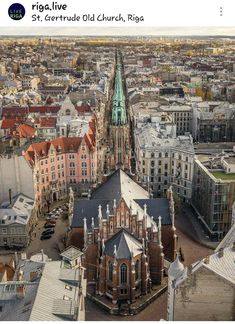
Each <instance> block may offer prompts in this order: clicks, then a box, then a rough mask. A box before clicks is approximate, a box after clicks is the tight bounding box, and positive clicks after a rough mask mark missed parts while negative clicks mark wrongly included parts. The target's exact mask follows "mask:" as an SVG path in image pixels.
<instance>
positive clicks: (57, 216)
mask: <svg viewBox="0 0 235 324" xmlns="http://www.w3.org/2000/svg"><path fill="white" fill-rule="evenodd" d="M58 218H59V215H57V214H55V215H51V217H50V220H57V219H58Z"/></svg>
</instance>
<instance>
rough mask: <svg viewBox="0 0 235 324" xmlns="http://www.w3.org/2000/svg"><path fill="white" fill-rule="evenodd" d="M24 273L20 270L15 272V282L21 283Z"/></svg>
mask: <svg viewBox="0 0 235 324" xmlns="http://www.w3.org/2000/svg"><path fill="white" fill-rule="evenodd" d="M23 274H24V272H23V271H22V270H20V269H19V270H17V273H16V277H17V281H22V279H23Z"/></svg>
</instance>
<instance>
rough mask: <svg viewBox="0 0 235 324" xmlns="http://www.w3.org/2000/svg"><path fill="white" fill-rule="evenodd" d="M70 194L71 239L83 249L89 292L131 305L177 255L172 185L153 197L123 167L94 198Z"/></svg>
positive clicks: (160, 278) (95, 192)
mask: <svg viewBox="0 0 235 324" xmlns="http://www.w3.org/2000/svg"><path fill="white" fill-rule="evenodd" d="M70 196H71V202H70V204H71V206H70V207H72V208H71V231H70V235H69V241H70V242H69V243H70V244H72V245H75V246H77V247H79V248H80V249H83V251H84V259H83V263H84V266H85V268H86V275H87V283H88V290H89V289H90V288H92V287H93V291H95V293H96V294H99V295H105V296H107V298H109V299H111V300H112V302H113V303H114V304H115V303H117V302H119V301H121V300H122V301H123V300H125V301H127V302H131V303H132V302H134V301H135V300H136V299H137V298H138V297H139V296H141V295H145V294H147V293H149V292H150V291H151V288H152V286H153V285H160V284H161V282H162V279H163V275H164V268H165V267H166V265H167V264H168V263H169V262H172V261H173V260H174V259H175V253H176V229H175V227H174V201H173V197H172V190H171V188H170V189H169V190H168V193H167V198H157V199H151V198H150V197H149V194H148V192H147V191H146V190H144V189H143V188H142V187H141V186H139V185H138V184H137V183H135V182H134V181H133V180H132V179H131V178H130V177H129V176H128V175H127V174H126V173H125V172H124V171H122V170H121V169H119V170H117V171H116V172H115V173H113V174H112V175H111V176H110V177H109V178H108V179H107V181H106V182H105V183H104V184H102V185H101V186H100V187H99V188H98V189H96V190H95V191H94V192H93V193H92V195H91V197H89V199H87V200H84V199H76V200H74V199H73V195H72V194H71V195H70Z"/></svg>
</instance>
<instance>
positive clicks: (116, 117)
mask: <svg viewBox="0 0 235 324" xmlns="http://www.w3.org/2000/svg"><path fill="white" fill-rule="evenodd" d="M126 123H127V115H126V105H125V96H124V92H123V87H122V76H121V65H120V64H119V63H118V64H117V67H116V78H115V89H114V95H113V104H112V124H113V125H116V126H118V125H125V124H126Z"/></svg>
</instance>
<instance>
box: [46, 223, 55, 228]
mask: <svg viewBox="0 0 235 324" xmlns="http://www.w3.org/2000/svg"><path fill="white" fill-rule="evenodd" d="M52 227H55V224H51V223H45V224H44V228H52Z"/></svg>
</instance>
